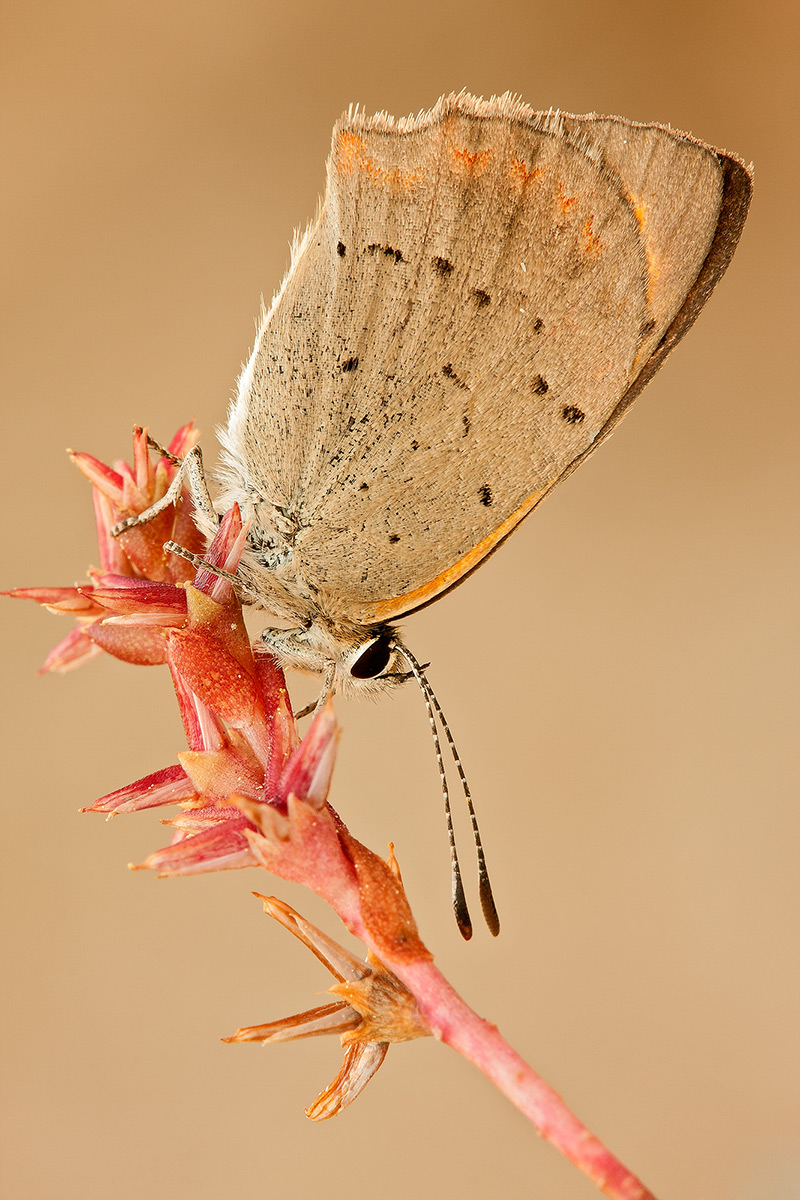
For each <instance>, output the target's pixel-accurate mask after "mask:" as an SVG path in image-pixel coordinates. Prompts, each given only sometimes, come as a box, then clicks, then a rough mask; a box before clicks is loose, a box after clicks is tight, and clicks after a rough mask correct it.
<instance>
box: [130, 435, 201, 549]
mask: <svg viewBox="0 0 800 1200" xmlns="http://www.w3.org/2000/svg"><path fill="white" fill-rule="evenodd" d="M147 444H148V446H150V448H151V449H153V450H155V451H156V452H157V453H158V454H160V455H161V457H162V458H166V459H168V460H169V461H170V462H171V463H174V464H176V465H177V467H178V470H177V472H176V474H175V478H174V479H173V480H172V483H171V484H170V485H169V487H168V488H167V491H166V492H165V493H164V495H163V496H162V497H161V499H160V500H157V501H156V502H155V504H151V506H150V508H147V509H145V511H144V512H141V513H137V514H136V516H133V517H127V518H126V519H125V520H124V521H120V522H119V523H118V524H117V525H115V526H114V528H113V529H112V530H111V536H112V537H119V535H120V534H121V533H124V532H125V530H126V529H133V528H134V526H136V525H146V524H147V522H148V521H152V520H153V517H157V516H158V514H159V513H162V512H163V511H164V509H165V508H169V506H170V505H171V504H177V502H178V500H179V499H180V495H181V492H182V491H183V487H184V483H186V484H188V487H189V492H190V494H191V497H192V502H193V503H194V506H195V508H196V509H197V511H198V512H199V513H200V515H201V516H202V517H203V518H205V520H206V521H207V522H209V523H211V524H213V525H214V526H216V525H218V524H219V517H218V516H217V513H216V511H215V509H214V502H213V500H212V499H211V493H210V492H209V490H208V484H207V483H206V473H205V468H204V466H203V452H202V450H201V449H200V447H199V446H194V447H193V449H191V450H190V451H189V453H188V454H187V455H186V457H185V458H183V459H179V458H176V457H175V455H174V454H171V453H170V452H169V450H165V449H164V447H163V446H160V445H159V444H158V442H156V441H154V439H153V438H151V437H149V436H148V438H147Z"/></svg>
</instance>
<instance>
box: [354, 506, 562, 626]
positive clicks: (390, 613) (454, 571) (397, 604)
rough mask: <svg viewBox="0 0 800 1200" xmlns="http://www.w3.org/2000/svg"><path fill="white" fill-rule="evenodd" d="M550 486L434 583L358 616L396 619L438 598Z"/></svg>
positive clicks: (477, 560)
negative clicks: (435, 597)
mask: <svg viewBox="0 0 800 1200" xmlns="http://www.w3.org/2000/svg"><path fill="white" fill-rule="evenodd" d="M550 486H551V485H550V484H549V483H548V484H547V485H546V486H545V487H543V488H540V489H539V491H538V492H534V493H533V494H532V495H531V496H529V497H528V498H527V500H525V501H524V502H523V503H522V504H521V505H520V506H519V508H518V509H516V511H515V512H513V513H512V514H511V516H510V517H506V519H505V521H503V522H502V524H501V525H498V526H497V528H496V529H493V530H492V532H491V533H489V534H487V536H486V537H485V538H484V539H483V540H482V541H480V542H478V544H477V546H473V548H472V549H471V550H468V551H467V553H466V554H465V555H464V556H463V558H460V559H459V560H458V562H454V563H453V565H452V567H448V568H447V570H446V571H442V573H441V575H437V576H436V578H435V579H431V580H430V582H428V583H423V584H422V586H421V587H418V588H415V589H414V591H413V592H406V593H405V595H403V596H395V597H392V598H391V599H389V600H378V601H377V603H375V604H372V605H364V607H363V609H362V610H361V612H360V613H359V616H360V617H361V618H362V619H363V620H365V621H368V622H372V621H387V620H390V619H391V618H392V617H396V616H399V615H400V614H401V613H404V612H410V611H411V609H414V608H419V607H420V605H422V604H426V603H427V602H428V601H429V600H432V599H433V598H434V596H438V595H439V594H440V592H446V591H447V589H448V588H449V587H452V586H453V584H454V583H457V582H458V580H459V579H461V577H462V576H463V575H466V574H468V572H469V571H471V570H472V569H473V568H474V567H477V565H478V563H479V562H480V561H481V560H482V559H484V558H486V556H487V554H491V552H492V550H493V549H494V548H495V546H496V545H497V544H498V542H501V541H502V540H503V538H504V537H507V535H508V534H509V533H511V530H512V529H513V528H514V526H515V525H518V524H519V523H520V521H521V520H522V518H523V517H525V516H527V515H528V513H529V512H530V511H531V509H532V508H533V507H534V505H535V504H538V502H539V501H540V500H541V499H542V497H543V496H544V495H545V493H546V492H548V491H549V490H550Z"/></svg>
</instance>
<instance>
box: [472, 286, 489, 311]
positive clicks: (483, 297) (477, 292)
mask: <svg viewBox="0 0 800 1200" xmlns="http://www.w3.org/2000/svg"><path fill="white" fill-rule="evenodd" d="M472 294H473V296H474V297H475V300H476V301H477V304H478V308H485V307H486V305H487V304H488V303H489V301H490V300H491V298H492V297H491V296H490V295H489V293H488V292H485V291H484V290H483V288H473V289H472Z"/></svg>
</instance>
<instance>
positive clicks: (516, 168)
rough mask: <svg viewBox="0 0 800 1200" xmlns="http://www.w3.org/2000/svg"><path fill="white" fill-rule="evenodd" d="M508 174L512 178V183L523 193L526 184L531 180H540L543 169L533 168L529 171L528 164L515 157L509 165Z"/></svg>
mask: <svg viewBox="0 0 800 1200" xmlns="http://www.w3.org/2000/svg"><path fill="white" fill-rule="evenodd" d="M508 174H509V176H510V178H511V182H512V183H513V184H514V185H515V186H516V187H517V188H518V189H519V190H520V191H522V189H523V188H524V187H525V184H526V183H528V182H529V181H530V180H531V179H538V178H539V176H540V175H541V174H542V168H541V167H531V168H530V169H529V168H528V164H527V163H524V162H523V161H522V159H521V158H517V156H516V155H514V157H513V158H512V159H511V162H510V163H509V167H508Z"/></svg>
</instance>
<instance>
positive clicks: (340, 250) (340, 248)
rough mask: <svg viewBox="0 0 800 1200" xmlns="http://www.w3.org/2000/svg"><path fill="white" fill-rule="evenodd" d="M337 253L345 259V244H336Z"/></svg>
mask: <svg viewBox="0 0 800 1200" xmlns="http://www.w3.org/2000/svg"><path fill="white" fill-rule="evenodd" d="M336 253H337V254H338V255H339V258H344V256H345V254H346V253H347V250H346V247H345V244H344V242H337V243H336Z"/></svg>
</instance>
